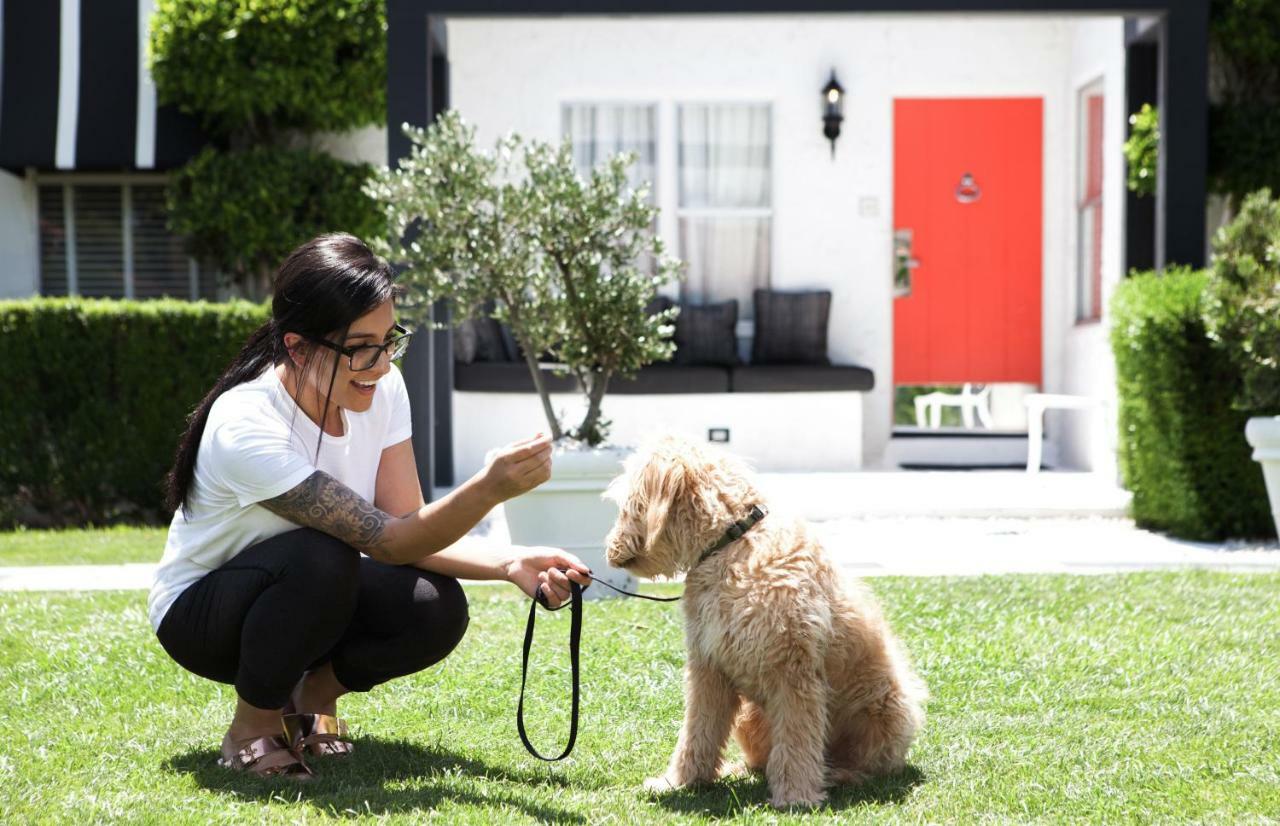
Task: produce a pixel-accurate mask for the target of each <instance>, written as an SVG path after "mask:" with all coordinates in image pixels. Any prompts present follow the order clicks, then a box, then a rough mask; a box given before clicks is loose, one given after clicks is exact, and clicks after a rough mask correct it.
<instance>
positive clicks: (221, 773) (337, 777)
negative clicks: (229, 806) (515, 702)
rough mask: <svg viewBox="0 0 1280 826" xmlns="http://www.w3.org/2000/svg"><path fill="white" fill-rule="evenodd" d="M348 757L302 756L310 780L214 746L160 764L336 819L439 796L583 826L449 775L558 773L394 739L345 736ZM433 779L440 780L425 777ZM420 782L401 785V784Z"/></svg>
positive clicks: (522, 781)
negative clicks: (242, 765)
mask: <svg viewBox="0 0 1280 826" xmlns="http://www.w3.org/2000/svg"><path fill="white" fill-rule="evenodd" d="M352 742H353V743H354V744H355V754H354V755H353V756H352V758H350V759H345V758H334V757H327V758H321V759H319V760H314V759H310V758H308V761H307V762H308V763H309V764H310V765H311V767H312V768H313V769H314V770H315V772H316V777H314V778H313V779H312V780H310V781H308V782H298V781H296V780H289V779H286V778H274V779H272V778H260V777H256V776H253V775H249V774H241V773H237V772H232V771H230V770H228V769H224V768H222V767H220V766H218V765H217V760H218V752H217V750H216V749H208V748H206V749H192V750H190V751H186V752H182V753H180V754H175V755H173V756H172V757H170V758H169V759H168V760H166V761H165V763H164V767H165V768H166V769H168V770H169V771H172V772H176V773H179V774H189V775H191V777H192V778H193V779H194V780H195V782H196V783H197V784H199V785H200V786H202V787H204V788H206V789H209V790H210V791H214V792H221V793H223V794H227V795H230V796H233V797H236V798H241V799H243V798H256V799H259V800H262V801H264V802H266V801H269V800H277V801H281V800H286V801H287V800H293V799H298V800H303V801H307V802H308V803H311V804H313V805H315V806H320V807H323V808H325V809H327V810H329V812H330V813H331V814H333V815H334V816H336V817H344V816H351V817H354V816H357V815H366V814H387V813H395V812H407V811H412V810H422V809H428V810H429V809H433V808H435V807H436V806H438V805H439V804H440V803H442V802H444V801H451V802H457V803H465V804H474V805H476V806H484V807H494V806H510V807H511V808H513V809H518V810H520V811H522V812H524V813H525V814H527V815H528V816H530V817H533V818H537V819H538V820H542V821H550V822H554V823H583V822H585V818H584V817H583V816H582V815H580V814H578V813H576V812H571V811H566V810H564V809H557V808H554V807H551V806H548V805H545V804H542V803H539V802H538V801H536V800H531V799H529V798H530V797H531V796H532V795H528V794H521V793H520V791H519V790H513V791H507V790H504V789H501V788H493V787H490V788H487V789H485V790H484V791H483V793H482V792H479V791H469V790H466V789H460V788H456V787H454V784H452V783H451V782H449V778H454V777H461V778H475V779H480V780H488V781H498V782H502V783H511V784H515V785H518V786H525V787H528V788H529V790H530V791H532V790H533V789H535V788H537V787H557V788H558V787H563V786H565V785H567V781H566V780H565V779H564V778H562V777H559V776H558V775H554V774H550V773H540V772H533V771H520V770H513V769H508V768H503V767H498V766H491V765H489V764H488V763H483V762H481V761H479V760H474V759H472V758H469V757H463V756H462V755H460V754H457V753H456V752H453V751H449V750H448V749H432V748H424V747H423V746H419V745H416V744H413V743H408V742H405V741H402V740H382V739H378V738H370V737H359V738H356V739H355V740H353V741H352ZM436 779H438V780H439V781H441V782H431V781H432V780H436ZM414 780H419V781H426V782H425V783H417V784H415V783H405V782H404V781H414Z"/></svg>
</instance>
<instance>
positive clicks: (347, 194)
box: [168, 147, 385, 275]
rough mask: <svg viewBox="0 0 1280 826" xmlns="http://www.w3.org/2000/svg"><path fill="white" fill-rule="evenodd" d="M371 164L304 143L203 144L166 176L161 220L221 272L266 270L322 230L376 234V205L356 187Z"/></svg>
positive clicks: (378, 228)
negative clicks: (225, 147)
mask: <svg viewBox="0 0 1280 826" xmlns="http://www.w3.org/2000/svg"><path fill="white" fill-rule="evenodd" d="M372 171H373V168H372V167H371V166H370V165H369V164H358V165H357V164H349V163H344V162H343V161H339V160H336V159H334V158H331V157H330V156H328V155H325V154H324V153H321V152H312V151H309V150H304V149H275V148H271V147H257V148H254V149H250V150H248V151H245V152H228V153H223V152H219V151H217V150H215V149H213V148H206V149H205V150H204V151H203V152H201V153H200V154H199V155H197V156H196V157H195V158H193V159H192V160H191V162H190V163H188V164H187V165H186V166H184V167H183V168H182V169H181V170H180V171H179V172H178V173H177V174H176V175H174V176H173V179H172V181H171V182H170V185H169V190H168V208H169V222H170V225H171V226H172V227H173V229H174V230H175V231H176V232H179V233H181V234H183V235H185V236H187V238H188V239H189V243H190V244H191V247H192V249H193V251H194V252H195V253H196V255H198V256H201V257H204V258H207V259H209V260H212V261H214V262H216V263H217V264H218V265H219V266H220V267H221V268H222V269H223V270H224V271H226V272H232V273H237V274H240V275H243V274H246V273H255V272H263V271H270V270H271V269H273V268H274V267H275V266H277V265H278V264H279V263H280V262H281V261H282V260H284V258H285V256H287V255H288V254H289V252H290V251H292V250H293V249H294V248H295V247H297V246H298V245H299V244H301V243H303V242H304V241H307V240H309V239H311V238H314V237H315V236H317V235H319V234H321V233H324V232H334V231H343V232H350V233H352V234H353V235H356V236H357V237H360V238H373V237H377V236H380V235H382V234H383V232H384V226H385V224H384V223H383V221H382V214H381V211H380V210H379V208H378V205H377V204H376V203H375V202H374V201H373V200H372V199H370V198H369V197H368V196H367V195H365V194H364V193H363V192H362V191H361V187H362V186H363V185H364V182H365V180H366V179H367V178H368V176H369V175H370V174H372Z"/></svg>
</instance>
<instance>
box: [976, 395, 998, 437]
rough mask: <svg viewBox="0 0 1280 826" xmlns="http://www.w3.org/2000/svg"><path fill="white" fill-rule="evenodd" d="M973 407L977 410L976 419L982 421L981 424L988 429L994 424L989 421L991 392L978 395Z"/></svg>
mask: <svg viewBox="0 0 1280 826" xmlns="http://www.w3.org/2000/svg"><path fill="white" fill-rule="evenodd" d="M974 409H975V410H977V411H978V421H980V422H982V426H983V427H985V428H986V429H987V430H990V429H991V428H992V427H993V426H994V425H992V423H991V394H990V393H988V394H986V395H984V396H979V397H978V399H977V401H976V402H975V403H974Z"/></svg>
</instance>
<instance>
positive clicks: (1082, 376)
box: [1045, 19, 1128, 476]
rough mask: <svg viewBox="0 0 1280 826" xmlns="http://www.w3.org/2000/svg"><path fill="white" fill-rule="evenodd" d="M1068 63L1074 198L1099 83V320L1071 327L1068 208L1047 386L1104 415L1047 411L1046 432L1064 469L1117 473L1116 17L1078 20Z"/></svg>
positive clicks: (1120, 86) (1050, 305)
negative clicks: (1083, 110) (1086, 123)
mask: <svg viewBox="0 0 1280 826" xmlns="http://www.w3.org/2000/svg"><path fill="white" fill-rule="evenodd" d="M1070 40H1071V63H1070V70H1069V73H1068V75H1067V78H1066V80H1067V84H1068V85H1067V89H1066V94H1067V96H1068V97H1067V99H1068V101H1069V102H1070V105H1069V106H1068V107H1067V117H1066V128H1065V132H1064V134H1066V135H1068V136H1072V139H1071V140H1070V141H1069V142H1068V146H1067V147H1066V148H1067V155H1066V157H1067V159H1068V163H1067V167H1068V168H1069V169H1070V170H1072V173H1073V176H1072V177H1071V178H1070V179H1069V180H1068V181H1067V183H1068V186H1069V190H1068V194H1067V198H1068V200H1069V201H1073V200H1074V199H1075V198H1076V197H1077V193H1076V190H1075V179H1074V170H1075V169H1076V164H1077V163H1078V160H1079V159H1078V158H1077V153H1078V147H1077V145H1076V141H1075V140H1074V136H1075V135H1076V132H1077V129H1078V126H1079V120H1078V117H1079V112H1078V111H1077V110H1078V106H1077V105H1076V103H1075V100H1076V97H1077V93H1078V91H1079V90H1080V89H1081V88H1083V87H1085V86H1087V85H1088V84H1090V83H1092V82H1093V81H1095V80H1097V79H1099V78H1102V79H1103V95H1104V98H1103V113H1104V114H1103V134H1102V149H1103V151H1102V192H1103V195H1102V220H1103V226H1102V295H1103V302H1102V320H1101V322H1092V323H1084V324H1076V323H1075V313H1076V310H1075V297H1074V296H1075V267H1076V263H1075V249H1076V236H1077V227H1076V216H1075V212H1074V211H1072V210H1067V211H1066V213H1065V214H1064V216H1063V225H1062V226H1061V227H1058V228H1057V229H1056V230H1055V232H1056V234H1059V235H1061V236H1063V237H1065V238H1067V239H1069V243H1068V245H1067V251H1068V254H1067V256H1066V264H1067V267H1066V272H1065V273H1064V275H1065V277H1064V278H1063V279H1062V281H1061V282H1060V283H1059V284H1058V285H1057V289H1058V291H1059V292H1058V295H1057V296H1056V297H1055V299H1054V300H1053V301H1048V300H1046V302H1045V313H1046V319H1045V325H1046V329H1048V326H1049V324H1050V319H1049V318H1048V314H1053V315H1054V316H1056V317H1055V318H1054V319H1053V321H1052V323H1053V324H1054V325H1055V326H1057V327H1060V328H1061V329H1062V330H1063V338H1062V341H1063V346H1062V348H1061V350H1060V352H1059V353H1058V354H1057V356H1056V358H1057V360H1058V363H1059V369H1058V371H1057V372H1058V373H1059V375H1060V376H1061V378H1060V380H1059V383H1055V384H1051V385H1050V384H1047V387H1046V389H1048V390H1050V391H1051V392H1062V393H1073V394H1080V395H1086V396H1097V397H1099V398H1102V399H1105V400H1106V406H1105V407H1104V408H1103V410H1104V412H1103V415H1102V417H1101V418H1099V417H1097V416H1091V415H1087V414H1082V413H1078V412H1058V413H1052V412H1051V413H1049V414H1048V415H1047V416H1046V420H1045V427H1046V434H1048V435H1047V441H1048V442H1049V443H1050V444H1052V445H1054V446H1055V448H1056V451H1057V455H1058V458H1059V463H1060V465H1062V466H1067V467H1074V468H1081V469H1089V470H1094V471H1096V472H1098V473H1103V474H1107V475H1109V476H1115V474H1116V458H1115V444H1116V430H1115V428H1116V424H1115V410H1116V407H1115V399H1116V380H1115V360H1114V358H1113V357H1112V354H1111V345H1110V342H1109V335H1110V332H1109V331H1110V326H1111V317H1110V312H1109V311H1110V308H1109V306H1108V304H1109V303H1110V298H1111V294H1112V292H1113V291H1114V290H1115V287H1116V285H1117V284H1118V283H1119V282H1120V279H1121V277H1122V276H1123V270H1124V205H1125V192H1126V185H1125V168H1124V154H1123V150H1122V146H1123V144H1124V138H1125V136H1124V127H1125V122H1126V118H1127V117H1128V114H1127V113H1126V112H1125V111H1124V109H1125V52H1124V24H1123V23H1122V22H1121V21H1120V20H1119V19H1099V20H1081V21H1077V22H1076V23H1074V24H1073V25H1072V31H1071V38H1070Z"/></svg>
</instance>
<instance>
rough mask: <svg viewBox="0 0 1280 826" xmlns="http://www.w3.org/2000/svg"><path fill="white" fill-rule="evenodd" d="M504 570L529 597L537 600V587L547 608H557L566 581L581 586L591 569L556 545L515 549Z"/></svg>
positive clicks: (565, 595)
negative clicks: (540, 590) (552, 546)
mask: <svg viewBox="0 0 1280 826" xmlns="http://www.w3.org/2000/svg"><path fill="white" fill-rule="evenodd" d="M506 570H507V579H508V580H509V581H510V582H511V583H513V584H514V585H515V586H516V587H517V588H519V589H520V590H521V591H524V592H525V593H526V594H527V595H529V596H530V597H532V598H533V599H538V589H539V588H541V589H542V594H543V598H544V599H545V600H546V603H544V605H546V606H547V607H548V608H557V607H559V606H560V605H561V604H562V603H563V602H564V601H565V600H567V599H568V598H569V593H570V585H569V583H570V582H576V583H578V584H579V585H581V586H583V587H584V588H585V587H586V586H587V585H589V584H591V569H590V568H588V567H587V566H586V565H584V564H583V563H582V560H580V559H578V558H577V557H576V556H574V555H573V554H571V553H568V552H566V551H562V550H560V549H559V548H541V547H532V548H517V552H516V555H515V557H514V558H513V559H512V560H511V561H510V562H508V563H507V569H506Z"/></svg>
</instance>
